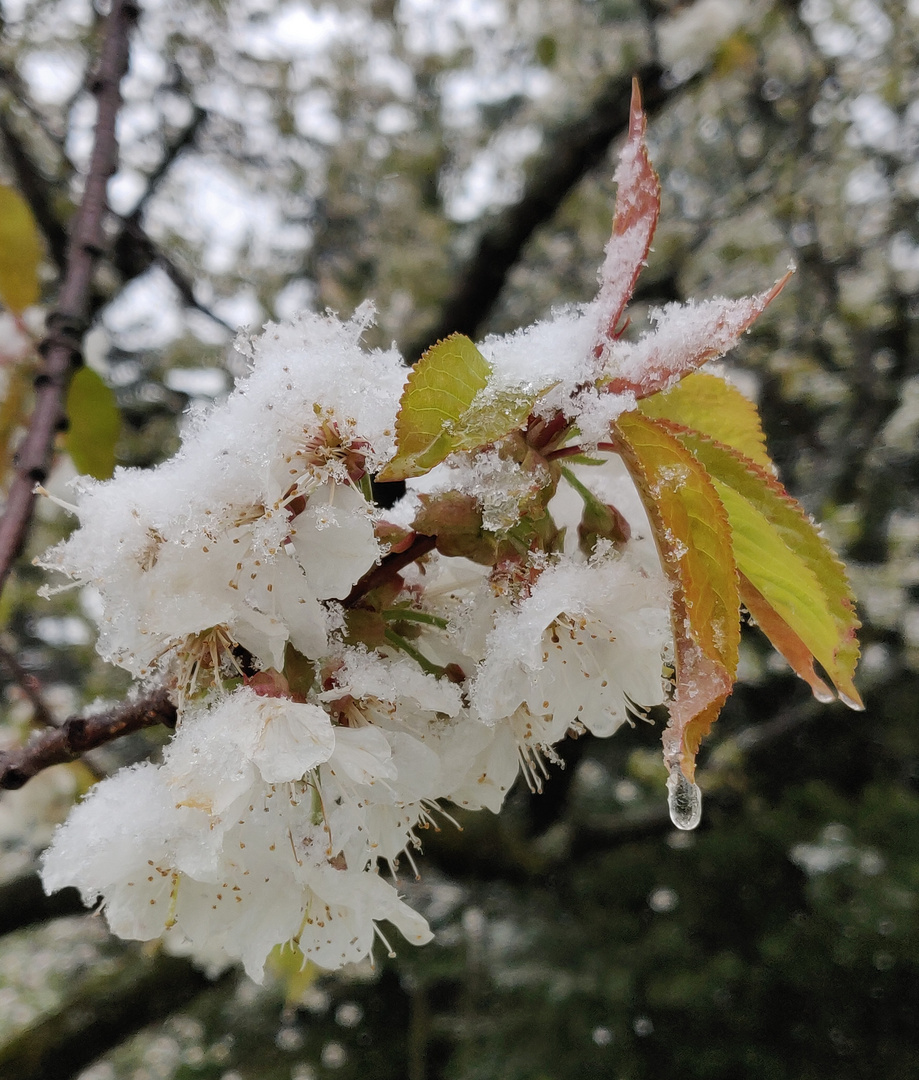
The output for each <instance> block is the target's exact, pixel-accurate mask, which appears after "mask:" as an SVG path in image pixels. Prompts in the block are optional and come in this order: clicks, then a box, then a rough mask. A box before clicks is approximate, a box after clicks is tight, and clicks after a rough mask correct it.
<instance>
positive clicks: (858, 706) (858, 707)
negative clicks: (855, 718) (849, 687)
mask: <svg viewBox="0 0 919 1080" xmlns="http://www.w3.org/2000/svg"><path fill="white" fill-rule="evenodd" d="M839 700H840V701H841V702H842V703H843V705H848V706H849V708H850V709H854V710H855V712H864V711H865V705H864V702H861V701H856V700H855V699H854V698H850V697H849V696H848V694H843V693H840V695H839Z"/></svg>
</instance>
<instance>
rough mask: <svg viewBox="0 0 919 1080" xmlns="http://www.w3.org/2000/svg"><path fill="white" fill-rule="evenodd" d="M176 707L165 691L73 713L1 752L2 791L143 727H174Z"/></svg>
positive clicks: (13, 788) (20, 785) (13, 787)
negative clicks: (98, 710)
mask: <svg viewBox="0 0 919 1080" xmlns="http://www.w3.org/2000/svg"><path fill="white" fill-rule="evenodd" d="M175 723H176V707H175V705H173V703H172V702H171V701H170V700H169V695H168V694H167V693H166V691H165V690H158V691H157V692H156V693H154V694H151V695H150V696H149V697H145V698H142V699H141V700H140V701H131V702H128V703H126V704H122V705H118V706H116V707H115V708H113V709H109V710H108V711H107V712H103V713H97V714H96V715H95V716H71V717H70V718H69V719H68V720H65V721H64V723H63V724H61V726H60V727H57V728H51V729H50V730H48V731H44V732H42V733H41V734H40V735H39V736H38V737H37V738H35V739H33V740H32V742H30V743H28V744H27V745H26V746H23V747H21V748H19V749H17V750H10V751H7V752H0V790H3V789H6V790H8V791H14V790H16V789H17V788H21V787H22V786H23V784H25V783H26V782H27V781H28V780H31V779H32V777H33V776H36V775H37V774H38V773H40V772H41V771H42V770H43V769H47V768H49V767H50V766H51V765H63V764H65V763H66V762H68V761H76V759H77V758H78V757H80V755H81V754H85V753H86V752H87V750H94V749H95V748H96V747H97V746H102V745H104V744H105V743H108V742H111V741H112V740H113V739H120V738H121V737H122V736H124V735H129V734H131V733H132V732H134V731H140V730H141V729H142V728H147V727H154V726H155V725H157V724H166V725H167V726H170V727H174V726H175Z"/></svg>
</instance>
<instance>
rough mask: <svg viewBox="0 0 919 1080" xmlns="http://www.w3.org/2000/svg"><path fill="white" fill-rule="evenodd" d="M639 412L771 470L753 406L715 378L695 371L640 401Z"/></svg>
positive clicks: (734, 389)
mask: <svg viewBox="0 0 919 1080" xmlns="http://www.w3.org/2000/svg"><path fill="white" fill-rule="evenodd" d="M638 408H639V409H640V411H641V412H642V413H644V415H645V416H653V417H655V418H656V419H658V420H672V421H674V422H675V423H677V424H682V425H683V426H684V427H688V428H694V429H695V430H696V431H701V432H703V433H704V434H705V435H710V436H711V437H712V438H713V439H717V440H718V442H721V443H724V444H725V445H726V446H732V447H734V449H735V450H739V451H740V452H741V453H742V454H743V455H744V456H745V457H748V458H750V460H751V461H755V462H756V463H757V465H762V467H763V468H764V469H767V470H771V469H772V462H771V460H770V458H769V455H768V454H767V453H766V439H765V436H764V435H763V429H762V425H761V424H760V420H759V413H758V412H757V411H756V406H755V405H754V404H753V402H752V401H751V400H750V399H749V398H748V397H745V396H744V395H743V394H742V393H741V392H740V391H739V390H738V389H737V387H736V386H732V385H731V384H730V383H728V382H725V381H724V379H719V378H718V376H717V375H709V374H708V373H707V372H703V371H694V372H692V373H691V374H689V375H687V376H686V377H685V378H684V379H683V380H682V381H681V382H678V383H676V385H675V386H671V387H670V389H669V390H664V391H662V392H661V393H659V394H652V395H651V396H650V397H646V398H642V400H641V401H640V402H639V404H638Z"/></svg>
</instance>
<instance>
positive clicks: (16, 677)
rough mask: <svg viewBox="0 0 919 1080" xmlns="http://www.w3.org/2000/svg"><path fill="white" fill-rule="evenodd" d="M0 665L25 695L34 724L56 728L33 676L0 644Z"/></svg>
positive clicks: (55, 723) (52, 714) (51, 714)
mask: <svg viewBox="0 0 919 1080" xmlns="http://www.w3.org/2000/svg"><path fill="white" fill-rule="evenodd" d="M0 664H2V665H3V666H4V667H5V668H6V670H7V671H8V672H9V673H10V675H11V676H12V680H13V682H15V683H16V685H17V686H18V687H19V689H20V690H21V691H22V692H23V694H24V695H25V698H26V700H27V701H28V702H29V704H30V705H31V706H32V719H33V720H34V721H35V723H36V724H41V726H42V727H47V728H54V727H57V721H56V720H55V718H54V713H53V712H52V711H51V709H50V708H49V707H48V703H47V702H46V701H45V699H44V697H43V696H42V692H41V686H40V684H39V682H38V679H36V678H35V676H34V675H31V674H29V672H28V671H26V669H25V668H24V667H23V666H22V664H20V663H19V661H18V660H17V659H16V657H15V656H14V655H13V653H11V652H10V651H9V649H7V648H5V647H4V646H3V645H2V644H0Z"/></svg>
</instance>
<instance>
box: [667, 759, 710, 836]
mask: <svg viewBox="0 0 919 1080" xmlns="http://www.w3.org/2000/svg"><path fill="white" fill-rule="evenodd" d="M667 806H668V807H669V808H670V820H671V821H672V822H673V824H674V825H676V827H677V828H678V829H694V828H695V827H696V826H697V825H698V824H699V822H700V821H701V820H702V790H701V789H700V787H699V785H698V784H693V783H692V782H691V781H689V780H687V779H686V777H685V776H684V775H683V770H682V769H681V768H680V766H679V765H674V766H673V768H672V769H671V770H670V776H669V777H668V778H667Z"/></svg>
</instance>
